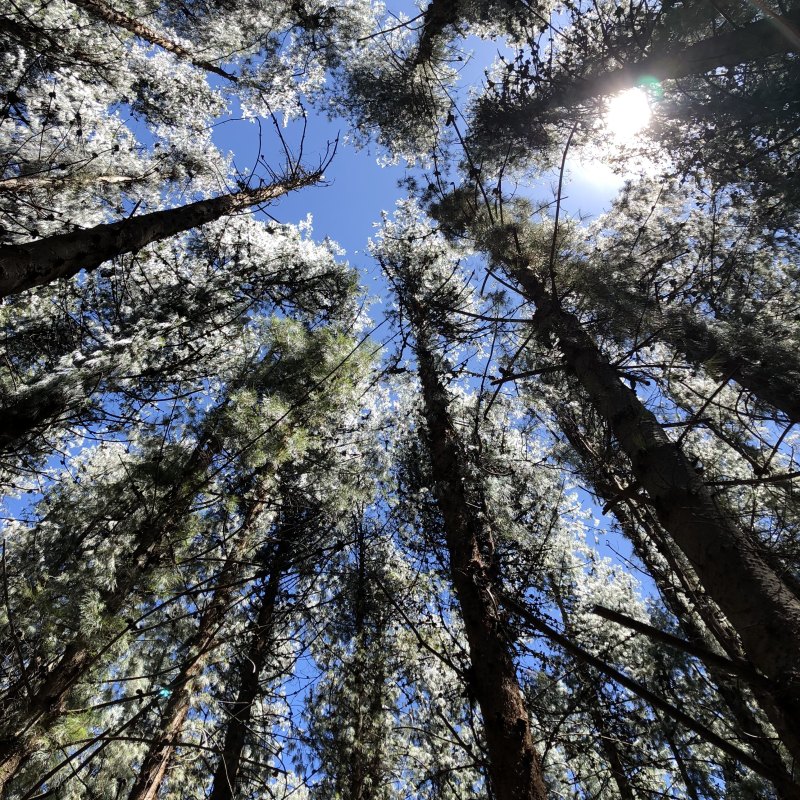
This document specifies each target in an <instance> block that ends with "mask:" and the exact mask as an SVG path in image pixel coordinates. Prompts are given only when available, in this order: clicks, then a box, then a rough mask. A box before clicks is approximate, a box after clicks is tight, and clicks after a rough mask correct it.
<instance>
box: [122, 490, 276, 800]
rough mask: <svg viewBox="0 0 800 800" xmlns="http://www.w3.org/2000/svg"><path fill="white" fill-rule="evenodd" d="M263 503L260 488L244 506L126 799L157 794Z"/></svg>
mask: <svg viewBox="0 0 800 800" xmlns="http://www.w3.org/2000/svg"><path fill="white" fill-rule="evenodd" d="M264 505H265V492H264V490H263V489H262V490H260V496H259V497H258V498H257V499H256V500H254V501H253V502H252V503H251V504H250V506H249V508H248V509H247V513H246V515H245V518H244V520H243V521H242V525H241V528H240V530H239V532H238V534H237V537H236V541H235V544H234V546H233V548H232V549H231V551H230V553H229V555H228V557H227V558H226V560H225V563H224V565H223V567H222V569H221V570H220V573H219V575H218V577H217V581H216V584H217V588H216V589H215V591H214V594H213V596H212V597H211V600H210V601H209V603H208V604H207V605H206V607H205V608H204V609H203V612H202V614H201V615H200V622H199V624H198V626H197V630H196V631H195V632H194V634H193V635H192V637H191V638H190V640H189V641H188V642H187V643H186V651H187V654H188V655H187V658H186V660H185V661H184V663H183V665H182V666H181V669H180V672H179V673H178V675H177V676H176V677H175V678H174V679H173V680H172V682H171V684H170V686H169V691H170V695H169V699H168V701H167V703H166V706H165V708H164V711H163V713H162V715H161V720H160V727H159V730H158V731H157V732H156V734H155V735H154V736H153V739H152V743H151V745H150V748H149V749H148V751H147V754H146V755H145V757H144V760H143V761H142V766H141V768H140V769H139V772H138V773H137V776H136V780H135V781H134V783H133V786H132V787H131V790H130V792H129V794H128V800H155V798H156V797H157V796H158V791H159V789H160V787H161V783H162V781H163V780H164V776H165V775H166V773H167V770H168V769H169V765H170V762H171V761H172V758H173V757H174V755H175V750H176V748H177V742H178V740H179V738H180V733H181V730H182V728H183V724H184V722H185V721H186V716H187V714H188V713H189V709H190V708H191V705H192V694H193V692H194V683H195V680H196V679H197V678H198V677H199V676H200V674H201V673H202V671H203V669H204V668H205V666H206V664H207V662H208V659H209V657H210V655H211V654H212V653H213V652H214V649H215V648H216V647H217V645H218V643H219V642H218V635H219V630H220V628H221V627H222V625H223V624H224V620H225V615H226V613H227V611H228V608H229V607H230V603H231V600H232V599H233V597H234V594H235V591H236V588H237V584H236V579H237V577H238V575H239V573H240V571H241V562H242V559H243V558H244V556H245V555H246V553H247V552H248V550H249V549H250V548H251V546H252V544H253V533H254V526H255V523H256V522H257V521H258V519H259V517H260V516H261V513H262V511H263V509H264Z"/></svg>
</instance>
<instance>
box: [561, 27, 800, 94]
mask: <svg viewBox="0 0 800 800" xmlns="http://www.w3.org/2000/svg"><path fill="white" fill-rule="evenodd" d="M798 24H800V13H798V12H793V13H790V14H787V15H785V16H777V15H776V16H775V17H771V18H768V19H761V20H758V21H757V22H753V23H751V24H750V25H747V26H746V27H744V28H739V29H737V30H733V31H730V32H728V33H723V34H720V35H719V36H712V37H709V38H708V39H704V40H702V41H700V42H696V43H695V44H692V45H689V46H688V47H686V48H684V49H683V50H681V51H680V52H678V53H669V52H660V53H654V54H653V55H651V56H647V57H646V58H643V59H642V60H641V61H639V62H637V63H636V64H626V65H625V66H624V67H622V68H621V69H617V70H612V71H609V72H605V73H602V74H600V75H597V76H594V77H590V78H588V79H585V80H583V81H578V82H575V83H573V84H570V85H569V86H567V87H565V88H563V89H560V90H558V91H557V92H556V94H555V95H554V96H553V97H552V99H551V100H550V101H549V103H548V105H550V106H552V107H564V108H567V107H570V106H573V105H576V104H578V103H581V102H583V101H584V100H589V99H591V98H593V97H598V96H603V95H609V94H615V93H616V92H621V91H623V90H625V89H630V88H632V87H634V86H637V85H638V84H639V82H640V81H642V80H643V79H651V78H655V79H656V80H657V81H665V80H674V79H677V78H685V77H688V76H689V75H701V74H703V73H706V72H710V71H711V70H714V69H717V68H719V67H732V66H737V65H739V64H744V63H747V62H750V61H758V60H761V59H765V58H769V57H770V56H774V55H785V54H788V53H797V52H799V51H800V34H798V29H797V26H798Z"/></svg>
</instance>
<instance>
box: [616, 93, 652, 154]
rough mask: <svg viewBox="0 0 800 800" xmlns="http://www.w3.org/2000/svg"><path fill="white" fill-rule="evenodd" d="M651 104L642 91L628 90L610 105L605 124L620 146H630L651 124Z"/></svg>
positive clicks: (617, 96)
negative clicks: (638, 134)
mask: <svg viewBox="0 0 800 800" xmlns="http://www.w3.org/2000/svg"><path fill="white" fill-rule="evenodd" d="M650 116H651V111H650V102H649V100H648V98H647V94H646V93H645V92H644V91H643V90H642V89H627V90H626V91H624V92H620V93H619V94H618V95H616V96H615V97H612V98H611V100H610V101H609V103H608V111H606V118H605V123H606V126H607V127H608V130H609V131H610V132H611V134H612V135H613V137H614V139H615V140H616V141H617V142H618V143H619V144H628V143H630V142H632V141H633V139H634V138H635V136H636V134H637V133H639V131H641V130H642V129H644V128H646V127H647V125H648V124H649V122H650Z"/></svg>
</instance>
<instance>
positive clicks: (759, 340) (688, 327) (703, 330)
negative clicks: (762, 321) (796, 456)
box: [587, 282, 800, 423]
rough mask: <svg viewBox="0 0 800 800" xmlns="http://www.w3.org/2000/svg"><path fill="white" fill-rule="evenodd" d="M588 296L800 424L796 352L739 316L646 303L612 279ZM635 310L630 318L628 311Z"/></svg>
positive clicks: (631, 329)
mask: <svg viewBox="0 0 800 800" xmlns="http://www.w3.org/2000/svg"><path fill="white" fill-rule="evenodd" d="M587 296H589V297H590V299H592V300H594V301H595V302H597V303H598V304H600V305H601V306H604V307H605V308H607V309H608V310H609V311H610V312H611V313H612V314H614V318H615V319H619V320H622V324H623V326H624V328H625V329H627V332H628V333H629V334H631V335H632V336H636V335H637V334H639V333H641V331H642V328H643V326H644V330H646V331H647V333H648V334H650V335H652V336H654V337H655V338H657V339H660V340H661V341H663V342H666V343H667V344H668V345H669V346H670V347H672V348H673V349H674V350H676V351H677V352H679V353H681V354H683V355H684V356H685V357H686V360H687V361H689V362H690V363H691V364H695V365H696V366H700V367H704V366H705V365H706V364H709V363H710V364H713V365H714V369H715V372H716V373H718V374H720V375H724V376H728V377H729V378H730V379H731V380H734V381H736V383H738V384H739V385H740V386H741V387H742V388H744V389H746V390H747V391H748V392H751V393H752V394H753V396H754V397H756V398H757V399H759V400H761V401H762V402H763V403H766V404H767V405H771V406H773V407H774V408H776V409H778V410H779V411H782V412H783V413H784V414H786V417H787V418H788V419H789V421H790V422H795V423H796V422H800V387H798V384H797V381H796V380H795V379H794V376H795V375H798V374H800V359H798V356H797V351H796V350H795V348H793V347H791V346H790V345H786V344H784V343H783V342H781V341H775V340H774V339H767V340H765V338H764V337H763V336H762V335H761V334H759V332H758V331H757V330H751V329H748V328H747V326H746V325H745V324H743V323H741V322H739V323H738V324H737V322H736V321H735V319H733V320H731V321H730V322H729V321H728V320H726V319H724V318H723V319H721V320H716V321H714V320H712V321H709V320H706V319H704V318H703V317H702V316H701V315H700V314H698V313H697V312H696V311H695V310H694V309H692V308H689V307H686V306H670V307H667V308H663V307H661V306H660V305H659V304H658V303H656V302H649V303H647V304H646V305H644V306H643V304H642V300H641V298H640V297H632V296H631V293H629V292H627V291H626V290H624V289H621V288H620V287H618V286H615V285H614V283H613V282H603V283H600V282H593V285H592V286H591V288H590V290H589V291H588V292H587ZM631 309H633V310H634V315H633V316H631V314H630V310H631Z"/></svg>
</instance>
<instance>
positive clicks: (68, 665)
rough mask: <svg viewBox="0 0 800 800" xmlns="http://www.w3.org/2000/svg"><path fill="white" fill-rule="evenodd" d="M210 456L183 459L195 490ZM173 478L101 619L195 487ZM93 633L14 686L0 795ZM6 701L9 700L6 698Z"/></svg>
mask: <svg viewBox="0 0 800 800" xmlns="http://www.w3.org/2000/svg"><path fill="white" fill-rule="evenodd" d="M209 460H210V445H209V444H208V442H206V441H201V442H200V443H198V445H197V447H196V448H195V450H194V452H193V453H192V454H191V455H190V457H189V459H188V460H187V463H186V467H185V472H184V474H185V475H186V480H187V481H189V482H190V483H191V484H192V487H191V489H193V490H195V491H196V490H197V489H198V488H199V486H200V483H201V482H202V479H201V477H200V476H205V474H206V469H207V464H208V463H209ZM181 483H183V482H178V485H176V486H175V489H174V491H173V492H171V493H170V497H169V498H167V499H165V502H164V505H163V508H162V512H161V513H160V514H159V515H158V516H157V517H156V518H155V519H148V520H147V521H146V522H145V523H144V524H143V525H142V526H141V528H140V529H139V531H138V536H137V543H136V547H135V548H134V550H133V552H132V553H131V554H130V556H129V557H128V559H127V561H126V563H125V564H124V566H123V567H122V568H121V569H120V570H119V571H118V573H117V576H116V584H115V586H114V588H113V589H111V590H107V591H105V592H102V593H101V598H102V601H103V619H104V620H105V621H106V622H107V623H113V622H114V621H115V619H116V618H117V616H118V615H119V613H120V611H121V610H122V608H123V606H124V604H125V603H126V601H127V600H128V599H129V597H130V596H131V594H132V593H133V592H134V591H135V589H136V587H137V586H138V585H139V583H140V582H141V580H142V578H143V577H144V576H145V575H146V574H147V571H148V570H149V568H150V567H151V566H152V563H153V561H154V560H155V559H157V558H158V549H159V546H160V544H161V543H162V542H163V541H164V540H165V539H166V537H167V535H168V533H169V532H170V531H171V530H173V529H174V528H175V527H176V526H178V525H180V523H181V522H182V520H183V517H184V515H185V513H186V512H187V510H188V508H189V505H190V503H191V500H192V499H193V497H194V491H191V490H187V489H186V486H184V485H180V484H181ZM95 638H96V637H95V636H92V637H89V636H87V635H84V634H82V633H79V634H78V635H77V636H76V637H75V638H74V639H73V640H72V641H71V642H70V643H69V644H68V645H67V646H66V648H65V649H64V652H63V654H62V655H61V657H60V658H59V659H58V660H57V661H56V663H55V664H54V665H53V666H51V667H50V668H49V669H48V670H47V672H46V673H45V674H44V675H43V676H42V679H41V682H40V684H39V686H38V688H37V689H36V690H35V691H34V692H33V693H31V694H29V695H28V696H24V695H23V692H24V691H25V686H24V685H22V684H21V685H19V687H18V691H17V694H18V696H17V697H16V699H14V698H11V707H15V713H14V715H13V717H12V718H11V719H8V720H5V721H4V723H3V726H2V728H0V796H2V792H3V789H4V787H5V786H6V784H7V783H8V781H9V780H11V778H13V777H14V775H15V774H16V772H17V771H18V770H19V768H20V767H21V766H22V765H23V764H24V763H25V761H26V760H27V759H28V757H29V756H30V755H31V754H32V753H33V752H34V751H35V749H36V742H35V740H36V735H35V734H37V733H42V732H46V731H47V730H49V729H50V728H51V727H52V726H53V725H54V724H55V723H56V722H58V720H60V719H61V717H62V716H63V715H64V713H65V711H66V704H67V698H68V695H69V691H70V689H71V688H72V687H73V686H74V685H75V683H76V682H77V681H78V680H79V679H80V678H82V677H83V676H85V675H86V673H87V671H88V670H89V669H90V667H91V666H92V665H93V664H94V662H95V660H96V658H97V655H98V653H100V652H102V650H103V647H102V645H98V644H97V643H96V641H95ZM6 700H9V698H8V697H7V698H6Z"/></svg>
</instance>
